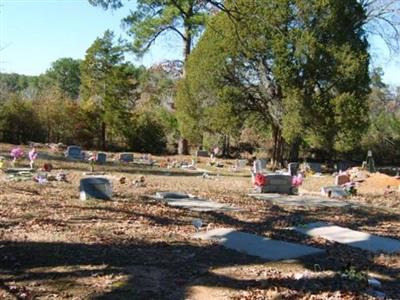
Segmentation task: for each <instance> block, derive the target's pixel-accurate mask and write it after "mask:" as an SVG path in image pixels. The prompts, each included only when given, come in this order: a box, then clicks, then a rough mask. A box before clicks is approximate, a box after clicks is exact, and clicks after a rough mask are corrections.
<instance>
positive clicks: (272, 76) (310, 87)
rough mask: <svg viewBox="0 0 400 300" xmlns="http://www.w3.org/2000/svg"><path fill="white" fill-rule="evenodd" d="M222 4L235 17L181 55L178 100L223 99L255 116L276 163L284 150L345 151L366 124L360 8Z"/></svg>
mask: <svg viewBox="0 0 400 300" xmlns="http://www.w3.org/2000/svg"><path fill="white" fill-rule="evenodd" d="M230 3H234V5H235V11H236V12H237V17H235V18H234V19H232V18H231V17H229V16H227V15H226V14H219V15H217V16H216V17H215V18H214V19H213V20H212V21H211V24H210V25H209V26H208V27H207V29H206V32H205V34H204V35H203V36H202V38H201V39H200V41H199V43H198V45H197V47H196V48H195V49H194V51H193V53H192V54H191V56H190V57H189V60H188V63H187V66H186V71H187V81H188V89H186V94H187V95H190V96H192V97H196V100H193V99H189V97H184V98H186V100H185V101H192V103H195V104H196V106H197V107H199V106H205V107H206V106H210V104H211V105H215V104H217V103H220V102H221V101H222V102H224V101H230V102H231V103H232V104H233V105H234V107H235V108H236V111H238V112H239V111H241V112H242V113H246V112H248V113H256V114H258V115H259V119H261V120H264V122H266V123H267V124H269V125H270V126H271V128H272V133H273V140H274V149H273V154H272V156H273V158H274V159H277V160H280V161H281V160H282V157H283V150H284V146H285V144H289V145H290V146H291V147H292V148H293V147H294V148H298V145H299V144H300V143H301V142H306V143H307V144H308V145H310V146H311V147H317V148H323V149H326V150H327V151H329V152H332V150H333V149H336V150H339V151H347V150H348V149H349V148H351V147H353V146H354V144H355V143H357V139H358V138H359V137H360V135H361V133H362V132H363V130H364V128H365V127H366V123H367V116H366V114H367V103H366V101H365V100H366V95H367V93H368V83H369V78H368V62H369V56H368V53H367V46H368V44H367V42H366V39H365V32H364V30H363V28H362V26H363V24H364V21H365V19H366V14H365V11H364V9H363V7H362V6H361V5H360V4H359V3H358V2H357V1H355V0H353V1H347V0H346V1H345V0H339V1H337V0H335V1H334V0H327V1H322V0H313V1H300V0H297V1H293V0H287V1H277V0H276V1H268V2H267V3H266V2H265V1H261V0H254V1H251V2H249V1H244V0H238V1H229V2H228V1H226V3H225V5H226V7H227V8H228V9H229V8H230V6H229V5H230ZM232 5H233V4H232ZM185 101H183V102H185ZM181 102H182V101H181ZM181 107H182V105H181ZM178 108H179V107H178ZM192 111H195V109H194V108H192ZM183 113H184V114H186V112H183ZM293 152H294V153H295V154H296V153H298V149H297V151H293ZM294 156H296V155H294ZM294 158H295V157H294Z"/></svg>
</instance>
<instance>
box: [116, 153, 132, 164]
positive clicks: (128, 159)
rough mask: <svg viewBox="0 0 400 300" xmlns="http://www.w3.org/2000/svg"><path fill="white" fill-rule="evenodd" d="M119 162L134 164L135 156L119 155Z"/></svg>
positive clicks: (128, 154)
mask: <svg viewBox="0 0 400 300" xmlns="http://www.w3.org/2000/svg"><path fill="white" fill-rule="evenodd" d="M119 160H120V161H122V162H126V163H129V162H133V154H132V153H121V154H120V155H119Z"/></svg>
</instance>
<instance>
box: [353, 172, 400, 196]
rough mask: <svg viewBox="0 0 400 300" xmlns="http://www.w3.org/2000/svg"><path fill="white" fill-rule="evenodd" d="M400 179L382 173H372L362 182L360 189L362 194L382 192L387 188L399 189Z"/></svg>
mask: <svg viewBox="0 0 400 300" xmlns="http://www.w3.org/2000/svg"><path fill="white" fill-rule="evenodd" d="M399 185H400V180H399V179H396V178H395V177H392V176H389V175H386V174H382V173H371V174H369V177H367V178H366V179H365V181H364V182H362V183H360V185H359V187H358V191H359V192H360V193H362V194H377V193H379V194H382V193H384V192H385V191H386V190H388V189H390V190H398V187H399Z"/></svg>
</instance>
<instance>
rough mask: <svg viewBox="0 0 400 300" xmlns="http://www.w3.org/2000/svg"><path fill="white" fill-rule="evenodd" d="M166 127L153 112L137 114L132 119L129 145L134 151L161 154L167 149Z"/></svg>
mask: <svg viewBox="0 0 400 300" xmlns="http://www.w3.org/2000/svg"><path fill="white" fill-rule="evenodd" d="M166 142H167V139H166V136H165V133H164V127H163V125H162V124H161V122H160V120H158V119H157V118H156V117H155V116H154V114H153V113H152V112H149V111H142V112H137V113H135V114H134V115H133V117H132V128H131V130H130V133H129V139H128V144H129V147H130V148H131V149H132V150H133V151H137V152H150V153H154V154H160V153H162V152H164V151H165V148H166Z"/></svg>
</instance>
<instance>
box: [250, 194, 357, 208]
mask: <svg viewBox="0 0 400 300" xmlns="http://www.w3.org/2000/svg"><path fill="white" fill-rule="evenodd" d="M249 196H250V197H253V198H256V199H258V200H264V201H270V202H271V203H273V204H276V205H279V206H295V207H312V208H315V207H350V206H355V205H354V204H351V203H348V202H345V201H341V200H336V199H330V198H326V197H322V196H307V195H298V196H291V195H280V194H257V193H253V194H249Z"/></svg>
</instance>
